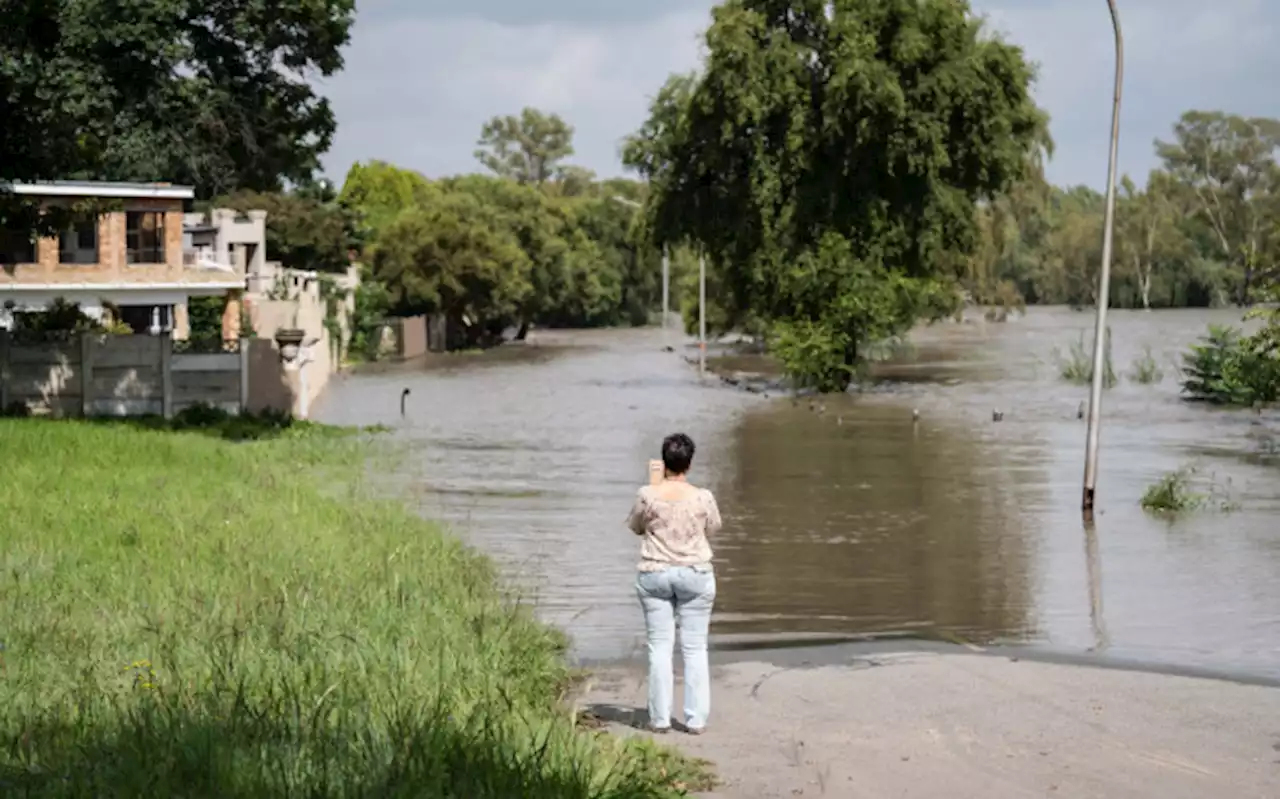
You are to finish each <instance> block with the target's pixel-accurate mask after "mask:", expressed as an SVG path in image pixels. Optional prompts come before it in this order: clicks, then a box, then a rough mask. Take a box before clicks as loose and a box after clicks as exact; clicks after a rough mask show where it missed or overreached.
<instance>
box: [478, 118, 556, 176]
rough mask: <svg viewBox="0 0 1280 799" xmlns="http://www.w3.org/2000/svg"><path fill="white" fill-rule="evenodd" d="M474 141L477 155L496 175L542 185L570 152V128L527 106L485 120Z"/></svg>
mask: <svg viewBox="0 0 1280 799" xmlns="http://www.w3.org/2000/svg"><path fill="white" fill-rule="evenodd" d="M476 144H477V145H478V146H479V148H480V149H478V150H476V158H477V159H479V161H480V163H481V164H483V165H484V166H485V167H486V168H487V169H489V170H490V171H492V172H493V173H494V174H495V175H497V176H499V177H503V178H509V179H511V180H514V181H516V182H518V183H532V184H535V185H542V184H543V183H546V182H547V181H548V180H550V179H551V178H553V177H554V176H555V175H556V170H557V167H558V166H559V164H560V162H561V161H563V160H564V159H565V158H567V157H569V156H571V155H573V127H572V126H570V125H569V124H568V123H566V122H565V121H564V120H563V119H561V118H560V117H559V116H557V115H556V114H544V113H543V112H541V111H539V110H537V109H535V108H526V109H524V110H523V111H521V112H520V116H518V117H516V116H505V117H494V118H493V119H491V120H489V121H488V122H486V123H485V125H484V128H483V129H482V130H481V132H480V140H479V141H478V142H476Z"/></svg>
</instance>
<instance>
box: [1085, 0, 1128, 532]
mask: <svg viewBox="0 0 1280 799" xmlns="http://www.w3.org/2000/svg"><path fill="white" fill-rule="evenodd" d="M1107 7H1108V8H1109V9H1110V10H1111V27H1112V28H1113V29H1114V30H1115V37H1116V80H1115V94H1114V96H1113V98H1112V101H1111V155H1110V160H1109V161H1108V163H1107V210H1106V217H1105V219H1104V220H1103V225H1102V268H1101V269H1100V270H1099V271H1098V313H1097V320H1096V323H1095V325H1094V330H1093V380H1092V382H1091V384H1090V386H1089V432H1088V434H1087V438H1086V439H1085V456H1084V496H1083V497H1082V500H1081V510H1082V511H1083V512H1084V516H1085V518H1086V519H1090V518H1092V517H1093V503H1094V495H1095V493H1096V489H1097V483H1098V427H1099V425H1100V423H1101V419H1100V418H1099V417H1100V413H1101V410H1102V380H1103V376H1104V374H1103V373H1104V371H1105V367H1106V339H1107V306H1108V305H1109V304H1110V303H1111V245H1112V239H1113V231H1114V228H1115V221H1116V160H1117V151H1118V149H1119V145H1120V90H1121V87H1122V85H1123V83H1124V36H1123V35H1122V34H1121V32H1120V14H1119V12H1118V11H1117V10H1116V0H1107Z"/></svg>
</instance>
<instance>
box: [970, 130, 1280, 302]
mask: <svg viewBox="0 0 1280 799" xmlns="http://www.w3.org/2000/svg"><path fill="white" fill-rule="evenodd" d="M1278 148H1280V121H1276V120H1269V119H1250V118H1245V117H1240V116H1235V115H1229V114H1223V113H1221V112H1206V111H1188V112H1187V113H1185V114H1184V115H1183V116H1182V117H1181V119H1180V120H1179V121H1178V122H1177V124H1176V125H1175V126H1174V130H1173V137H1172V139H1171V141H1169V142H1157V144H1156V152H1157V155H1158V156H1159V157H1160V159H1161V162H1162V168H1160V169H1156V170H1153V171H1152V172H1151V173H1150V174H1149V176H1148V177H1147V181H1146V186H1145V187H1141V188H1140V187H1138V186H1137V185H1135V183H1134V181H1132V180H1131V179H1130V178H1129V177H1127V176H1125V177H1122V179H1121V181H1120V196H1119V198H1118V202H1117V205H1116V220H1115V257H1114V260H1113V264H1112V273H1111V287H1110V289H1111V303H1112V305H1113V306H1115V307H1121V308H1138V307H1141V308H1162V307H1182V306H1211V305H1212V306H1221V305H1226V304H1229V303H1231V302H1235V303H1238V304H1249V303H1252V302H1256V301H1258V300H1260V299H1261V298H1262V297H1263V296H1264V295H1265V292H1266V290H1267V288H1268V286H1269V285H1270V283H1272V282H1273V281H1274V279H1275V277H1276V272H1275V270H1274V268H1272V267H1271V266H1270V265H1271V264H1274V263H1276V262H1277V260H1280V224H1278V221H1280V167H1278V166H1277V154H1278V153H1280V149H1278ZM1103 212H1104V208H1103V202H1102V196H1101V195H1100V194H1098V193H1097V192H1094V191H1092V190H1091V189H1084V188H1078V187H1077V188H1070V187H1056V186H1050V185H1048V184H1047V183H1045V181H1044V179H1043V176H1042V175H1040V174H1038V173H1032V174H1030V175H1029V176H1028V177H1027V178H1026V179H1024V180H1022V181H1020V182H1018V183H1016V184H1014V186H1013V187H1012V188H1010V189H1009V190H1008V191H1006V192H1004V193H1002V194H1000V195H998V196H996V197H995V198H993V199H992V200H991V201H990V202H988V203H985V204H982V205H980V206H979V208H978V212H977V223H978V226H979V246H978V247H977V249H976V251H975V253H974V256H973V257H972V258H971V259H970V261H969V262H968V263H967V264H965V267H964V269H963V270H962V282H963V283H964V285H965V288H966V289H967V290H968V291H969V293H970V294H971V295H972V296H973V297H974V298H975V300H976V301H977V302H980V303H982V302H989V301H990V295H991V294H992V293H993V291H994V290H995V287H996V286H998V285H1001V284H1003V283H1005V282H1010V283H1012V284H1014V285H1015V286H1016V287H1017V289H1018V291H1019V292H1020V293H1021V294H1022V295H1023V296H1024V297H1025V298H1026V300H1027V301H1028V302H1034V303H1042V304H1069V305H1072V306H1075V307H1085V306H1092V305H1094V304H1095V302H1096V293H1097V278H1098V265H1099V264H1100V263H1101V240H1102V236H1101V232H1102V220H1103Z"/></svg>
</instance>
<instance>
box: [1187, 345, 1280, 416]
mask: <svg viewBox="0 0 1280 799" xmlns="http://www.w3.org/2000/svg"><path fill="white" fill-rule="evenodd" d="M1260 341H1261V339H1260V338H1258V337H1247V336H1243V335H1242V334H1241V333H1240V331H1239V330H1237V329H1235V328H1233V327H1228V326H1223V325H1211V326H1210V327H1209V330H1208V332H1207V333H1206V334H1205V335H1204V336H1202V337H1201V338H1200V343H1199V344H1195V345H1193V346H1192V347H1191V350H1190V351H1189V352H1187V353H1186V354H1184V355H1183V357H1182V362H1183V363H1182V374H1183V380H1182V392H1183V394H1185V395H1186V397H1187V399H1190V400H1193V401H1199V402H1209V403H1213V404H1215V405H1237V406H1245V407H1249V406H1252V405H1256V404H1266V403H1270V402H1275V401H1276V400H1277V398H1280V358H1278V357H1277V356H1276V354H1275V353H1274V352H1272V351H1270V350H1269V349H1267V348H1264V347H1262V346H1259V344H1260Z"/></svg>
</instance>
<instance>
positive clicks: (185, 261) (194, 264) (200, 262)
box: [182, 250, 237, 272]
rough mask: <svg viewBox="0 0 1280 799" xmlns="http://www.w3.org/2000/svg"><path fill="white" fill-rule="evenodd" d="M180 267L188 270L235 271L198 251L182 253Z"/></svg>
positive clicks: (233, 268) (229, 265)
mask: <svg viewBox="0 0 1280 799" xmlns="http://www.w3.org/2000/svg"><path fill="white" fill-rule="evenodd" d="M182 265H183V266H185V267H186V268H188V269H210V270H214V271H218V272H235V271H237V270H236V268H235V267H234V266H232V265H231V264H227V263H223V262H221V261H218V260H215V259H214V258H213V256H211V255H209V254H208V253H206V252H201V251H199V250H185V251H183V253H182Z"/></svg>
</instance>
